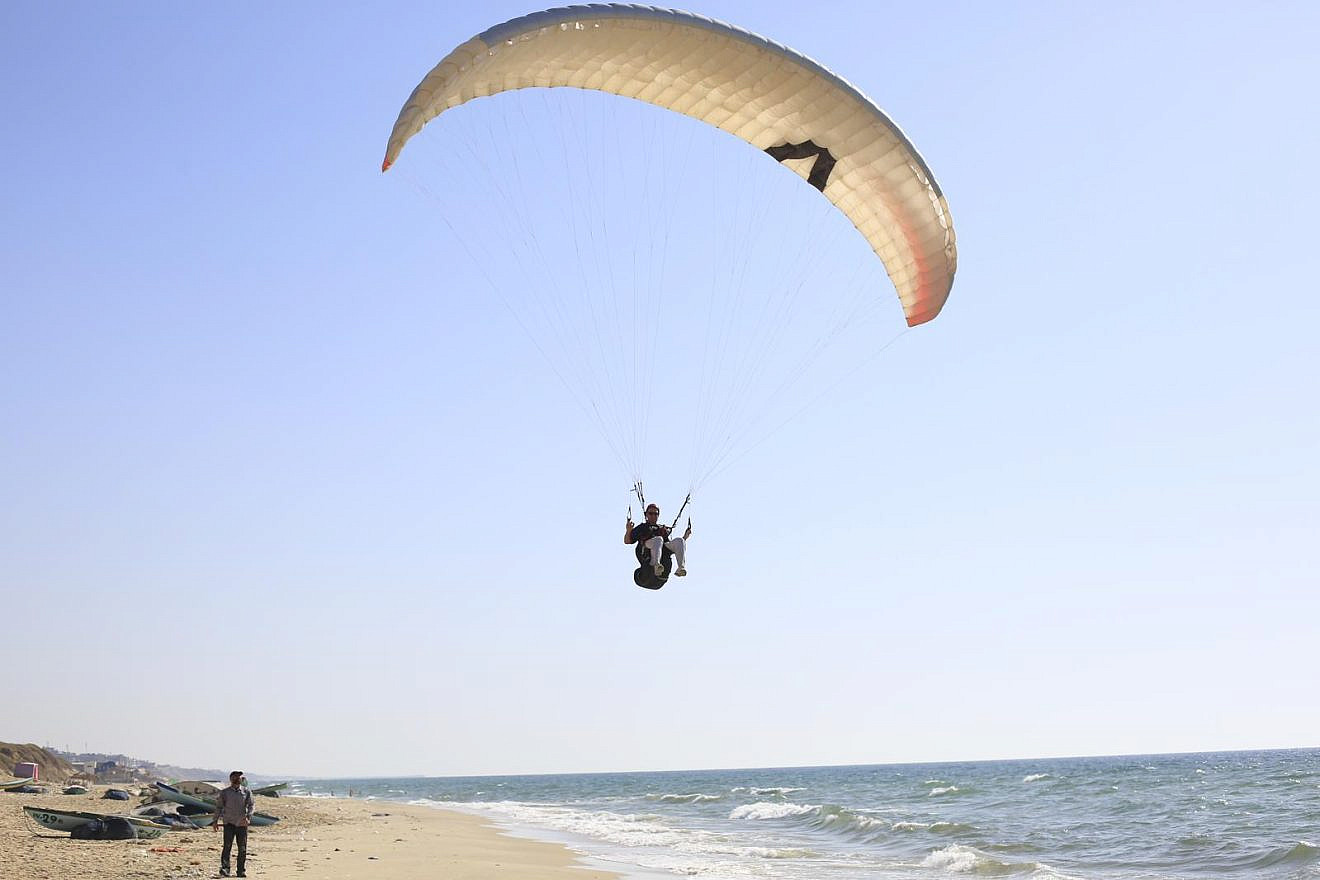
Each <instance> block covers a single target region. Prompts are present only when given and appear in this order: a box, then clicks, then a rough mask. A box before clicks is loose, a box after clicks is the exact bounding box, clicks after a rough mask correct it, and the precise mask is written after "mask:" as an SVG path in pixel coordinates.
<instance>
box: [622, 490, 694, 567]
mask: <svg viewBox="0 0 1320 880" xmlns="http://www.w3.org/2000/svg"><path fill="white" fill-rule="evenodd" d="M679 513H682V511H679ZM670 531H671V529H670V527H669V526H667V525H663V524H662V523H661V522H660V508H659V506H657V505H655V504H648V505H646V522H644V523H642V524H641V525H639V526H634V525H633V521H632V517H631V516H630V517H628V523H627V525H626V526H625V527H624V531H623V543H625V544H637V545H639V546H638V548H637V551H636V552H637V561H638V562H639V563H641V564H642V565H643V566H645V565H647V564H648V563H647V560H648V559H649V560H650V563H649V564H650V565H651V567H652V571H653V572H654V573H655V576H656V577H657V578H663V577H664V576H665V565H664V551H665V550H668V551H669V552H670V553H673V554H674V558H675V559H676V560H677V561H678V568H677V570H675V571H674V574H675V575H677V576H678V577H686V576H687V568H686V567H685V565H684V561H685V557H686V556H687V541H688V538H691V537H692V523H691V521H689V522H688V527H687V531H685V532H684V533H683V537H681V538H670V537H669V533H670ZM643 550H645V551H646V554H645V555H644V554H643V552H642V551H643Z"/></svg>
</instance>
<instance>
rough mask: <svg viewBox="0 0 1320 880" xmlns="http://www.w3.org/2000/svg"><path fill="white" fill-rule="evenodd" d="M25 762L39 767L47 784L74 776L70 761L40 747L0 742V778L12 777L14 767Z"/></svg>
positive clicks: (30, 744) (31, 744) (32, 744)
mask: <svg viewBox="0 0 1320 880" xmlns="http://www.w3.org/2000/svg"><path fill="white" fill-rule="evenodd" d="M24 762H31V763H33V764H36V765H38V766H39V767H40V768H41V770H40V775H41V779H42V780H44V781H47V782H63V781H64V780H66V779H68V778H69V777H70V776H72V775H73V768H72V767H70V766H69V762H68V761H66V760H64V759H63V758H61V757H59V756H58V755H55V754H52V753H51V752H48V751H46V750H45V749H43V748H42V747H41V746H39V745H36V744H34V743H5V742H0V776H12V775H13V772H14V765H15V764H22V763H24Z"/></svg>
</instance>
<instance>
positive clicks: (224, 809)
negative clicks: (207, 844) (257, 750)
mask: <svg viewBox="0 0 1320 880" xmlns="http://www.w3.org/2000/svg"><path fill="white" fill-rule="evenodd" d="M242 783H243V771H242V770H235V771H234V772H233V773H230V774H229V787H228V788H222V789H220V794H218V795H216V798H215V818H214V819H212V820H211V830H212V831H214V830H215V829H216V826H218V825H219V824H220V823H221V822H223V823H224V824H225V843H224V846H223V847H221V849H220V876H221V877H228V876H229V852H230V850H232V849H233V848H234V841H235V840H237V841H238V876H239V877H246V876H247V871H246V868H247V834H248V826H249V825H251V824H252V811H253V810H252V792H250V791H248V790H247V789H246V788H243V787H242Z"/></svg>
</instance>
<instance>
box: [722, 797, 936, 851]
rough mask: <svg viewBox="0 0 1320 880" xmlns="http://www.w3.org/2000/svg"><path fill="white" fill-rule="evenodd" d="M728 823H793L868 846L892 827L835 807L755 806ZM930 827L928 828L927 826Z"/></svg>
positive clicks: (735, 814)
mask: <svg viewBox="0 0 1320 880" xmlns="http://www.w3.org/2000/svg"><path fill="white" fill-rule="evenodd" d="M729 818H730V819H743V820H747V821H771V820H792V821H793V823H794V824H796V825H799V826H802V827H804V828H808V829H811V830H813V831H824V832H828V833H830V834H837V835H840V836H842V837H846V838H848V839H850V840H854V841H860V842H870V841H873V840H875V839H876V838H878V837H881V836H883V835H886V834H888V833H889V832H890V830H892V828H893V826H892V825H891V824H890V823H889V821H888V820H886V819H881V818H878V817H876V816H868V815H866V814H865V813H860V812H858V811H856V810H850V809H848V808H847V807H841V806H839V805H837V804H772V803H765V802H762V803H756V804H745V805H743V806H741V807H734V809H733V811H732V812H730V813H729ZM927 827H930V826H927Z"/></svg>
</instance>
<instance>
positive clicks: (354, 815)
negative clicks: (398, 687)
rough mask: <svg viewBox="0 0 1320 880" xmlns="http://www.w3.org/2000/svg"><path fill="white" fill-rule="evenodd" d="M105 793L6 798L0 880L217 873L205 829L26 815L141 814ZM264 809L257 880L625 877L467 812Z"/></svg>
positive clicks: (263, 805)
mask: <svg viewBox="0 0 1320 880" xmlns="http://www.w3.org/2000/svg"><path fill="white" fill-rule="evenodd" d="M52 791H53V792H56V791H57V790H56V789H52ZM104 791H105V786H96V787H95V788H94V789H93V790H92V791H91V792H90V793H89V794H86V795H62V794H59V793H51V794H45V795H24V794H9V793H0V878H4V880H75V878H77V880H86V878H89V877H94V878H97V880H120V878H201V877H213V876H215V875H216V874H217V872H218V868H219V864H220V838H221V835H220V834H219V833H216V832H212V831H210V830H207V829H199V830H197V831H186V832H178V831H176V832H170V833H168V834H166V835H165V836H163V837H161V838H159V839H157V840H125V841H79V840H73V839H71V838H70V837H69V835H68V834H61V833H57V832H53V831H47V830H45V829H43V828H41V827H39V826H37V825H35V824H33V823H32V822H30V821H29V820H28V818H27V816H26V815H25V814H24V813H23V811H22V809H21V807H23V806H41V807H49V808H53V809H63V810H76V811H84V812H99V813H125V812H128V810H129V809H130V808H131V807H134V806H136V802H134V803H125V802H122V801H110V800H104V799H103V798H102V794H103V793H104ZM257 809H258V810H259V811H260V812H264V813H270V814H271V815H274V816H278V817H280V822H279V823H278V824H276V825H273V826H270V827H267V828H254V829H252V832H251V835H250V838H249V844H248V876H250V877H262V878H272V880H273V878H289V880H292V878H300V880H322V878H326V880H340V878H378V880H403V878H421V877H437V876H443V877H447V878H472V880H482V878H495V877H505V878H519V880H522V878H527V880H563V878H570V877H571V878H575V880H612V878H615V877H617V875H615V874H611V873H609V872H604V871H597V870H592V869H588V868H584V867H583V866H582V864H581V863H580V862H579V861H578V860H577V859H576V857H575V856H574V854H573V853H571V852H569V851H568V850H567V849H565V848H563V847H560V846H557V845H555V844H550V843H542V842H539V841H533V840H525V839H520V838H513V837H509V836H506V835H504V834H501V833H500V832H499V831H497V830H496V829H495V828H493V827H492V826H491V825H490V824H489V823H488V822H486V821H485V820H484V819H481V818H479V817H476V816H470V815H468V814H465V813H457V812H452V811H447V810H436V809H432V808H430V807H422V806H411V805H406V804H395V803H387V802H382V801H364V800H350V799H345V798H257Z"/></svg>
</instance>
